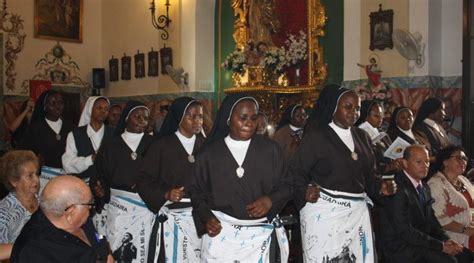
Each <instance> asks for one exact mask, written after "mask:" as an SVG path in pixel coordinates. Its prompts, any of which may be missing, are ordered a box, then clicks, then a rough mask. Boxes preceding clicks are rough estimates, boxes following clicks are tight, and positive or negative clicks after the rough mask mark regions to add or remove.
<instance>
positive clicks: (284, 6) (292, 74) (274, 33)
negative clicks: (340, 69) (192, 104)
mask: <svg viewBox="0 0 474 263" xmlns="http://www.w3.org/2000/svg"><path fill="white" fill-rule="evenodd" d="M232 8H233V10H234V15H235V18H236V19H235V22H234V32H233V39H234V41H235V47H236V50H237V51H242V52H244V53H250V52H251V51H252V50H251V49H252V48H254V49H256V50H257V51H259V47H260V46H264V47H265V49H266V48H270V47H272V46H274V47H276V48H280V47H284V46H285V41H287V40H288V37H289V35H290V34H293V35H297V34H298V33H299V32H300V31H302V32H303V33H304V34H305V35H306V42H307V56H306V58H305V59H304V60H302V61H301V63H298V64H297V66H295V65H288V66H285V67H284V69H283V70H281V71H279V72H276V73H275V71H273V72H272V71H271V69H269V68H268V67H267V66H265V65H263V66H262V65H261V63H260V64H259V65H258V66H253V65H252V64H255V63H252V62H251V61H247V63H248V67H247V69H246V70H245V72H240V73H236V72H234V73H233V75H232V79H233V87H230V88H227V89H226V90H225V92H226V93H249V94H252V95H253V96H255V97H256V98H257V99H258V100H259V102H260V104H261V110H262V111H264V112H265V113H267V114H268V115H269V116H270V122H271V123H276V122H277V121H278V119H279V118H280V116H281V113H282V112H283V110H284V109H285V108H286V106H287V105H288V104H290V103H296V102H298V103H303V104H304V106H305V108H311V107H312V106H313V104H314V100H315V99H316V98H317V96H318V94H319V90H320V86H321V85H322V84H323V83H324V81H325V80H326V77H327V65H326V64H325V63H324V53H323V48H322V47H321V46H320V45H319V38H320V37H323V36H324V35H325V31H324V26H325V24H326V19H327V17H326V12H325V8H324V6H323V5H322V3H321V2H320V0H298V1H286V0H232ZM260 43H265V45H260ZM248 57H249V56H246V58H248ZM248 60H250V59H248ZM296 68H297V69H298V73H299V74H297V75H296V70H295V69H296ZM296 78H297V79H298V80H297V81H296V80H295V79H296Z"/></svg>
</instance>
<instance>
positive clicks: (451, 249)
mask: <svg viewBox="0 0 474 263" xmlns="http://www.w3.org/2000/svg"><path fill="white" fill-rule="evenodd" d="M462 250H463V247H462V246H461V245H460V244H459V243H458V242H456V241H454V240H452V239H449V240H446V241H444V242H443V252H444V253H446V254H448V255H451V256H455V255H457V254H459V253H461V252H462Z"/></svg>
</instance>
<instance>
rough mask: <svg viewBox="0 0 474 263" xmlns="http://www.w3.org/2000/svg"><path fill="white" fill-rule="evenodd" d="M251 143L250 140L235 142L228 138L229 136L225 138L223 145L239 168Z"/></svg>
mask: <svg viewBox="0 0 474 263" xmlns="http://www.w3.org/2000/svg"><path fill="white" fill-rule="evenodd" d="M251 141H252V139H249V140H246V141H236V140H234V139H232V138H230V135H227V137H225V139H224V142H225V144H226V145H227V147H228V148H229V150H230V152H231V153H232V156H233V157H234V159H235V161H236V162H237V164H238V165H239V166H242V164H243V162H244V160H245V156H246V155H247V150H248V149H249V145H250V142H251Z"/></svg>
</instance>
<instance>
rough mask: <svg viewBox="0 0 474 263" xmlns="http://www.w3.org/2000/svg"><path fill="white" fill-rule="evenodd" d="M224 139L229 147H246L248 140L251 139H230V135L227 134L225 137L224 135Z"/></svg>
mask: <svg viewBox="0 0 474 263" xmlns="http://www.w3.org/2000/svg"><path fill="white" fill-rule="evenodd" d="M224 140H225V142H226V144H227V145H228V146H229V147H232V148H246V147H249V145H250V141H252V139H248V140H246V141H237V140H234V139H232V138H231V137H230V135H227V137H225V139H224Z"/></svg>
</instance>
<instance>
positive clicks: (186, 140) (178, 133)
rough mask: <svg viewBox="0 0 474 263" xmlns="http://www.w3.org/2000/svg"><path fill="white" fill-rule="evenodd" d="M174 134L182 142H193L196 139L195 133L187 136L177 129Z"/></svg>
mask: <svg viewBox="0 0 474 263" xmlns="http://www.w3.org/2000/svg"><path fill="white" fill-rule="evenodd" d="M174 134H176V136H178V139H179V140H180V141H181V142H182V143H193V144H194V142H195V141H196V135H195V134H193V136H191V138H188V137H186V136H184V135H183V134H182V133H181V132H180V131H179V130H177V131H176V132H175V133H174Z"/></svg>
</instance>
